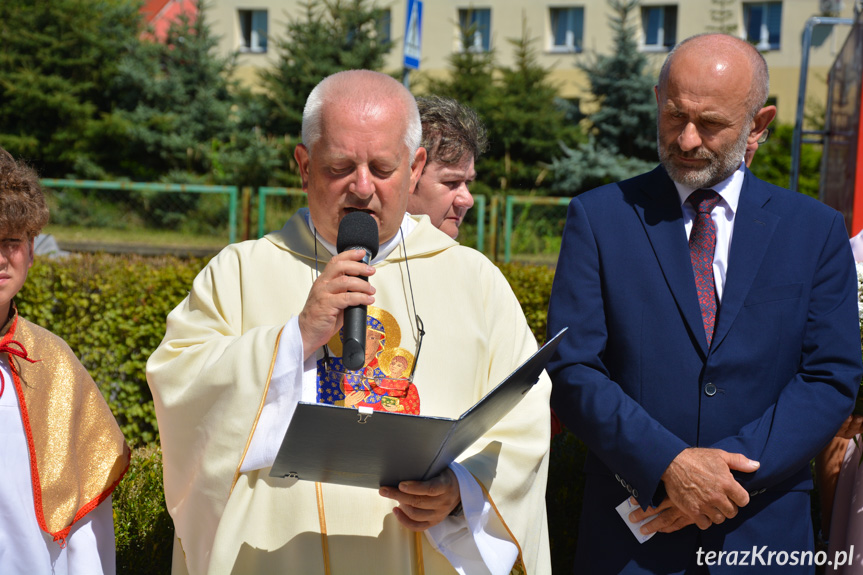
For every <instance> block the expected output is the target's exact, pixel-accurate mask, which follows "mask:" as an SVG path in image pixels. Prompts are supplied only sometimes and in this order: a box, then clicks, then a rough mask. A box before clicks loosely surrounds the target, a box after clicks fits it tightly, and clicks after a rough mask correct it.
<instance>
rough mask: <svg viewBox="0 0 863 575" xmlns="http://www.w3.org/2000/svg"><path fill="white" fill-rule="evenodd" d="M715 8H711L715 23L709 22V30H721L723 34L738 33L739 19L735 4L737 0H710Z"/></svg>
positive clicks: (712, 18)
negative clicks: (735, 13) (735, 11)
mask: <svg viewBox="0 0 863 575" xmlns="http://www.w3.org/2000/svg"><path fill="white" fill-rule="evenodd" d="M710 3H711V4H713V6H714V7H713V8H711V9H710V19H711V20H712V21H713V22H714V24H709V25H708V26H707V30H708V31H710V32H720V33H722V34H736V33H737V19H736V18H735V17H734V10H733V8H734V6H735V5H736V4H737V0H710Z"/></svg>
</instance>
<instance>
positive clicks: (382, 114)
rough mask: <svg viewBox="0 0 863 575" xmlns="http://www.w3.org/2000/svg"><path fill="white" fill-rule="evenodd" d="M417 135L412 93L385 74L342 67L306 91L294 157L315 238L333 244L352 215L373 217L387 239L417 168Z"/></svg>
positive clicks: (422, 156) (420, 151) (420, 156)
mask: <svg viewBox="0 0 863 575" xmlns="http://www.w3.org/2000/svg"><path fill="white" fill-rule="evenodd" d="M421 137H422V127H421V124H420V116H419V111H418V110H417V105H416V101H415V100H414V97H413V95H411V93H410V92H409V91H408V90H407V88H405V87H404V86H402V85H401V84H400V83H399V82H397V81H396V80H394V79H393V78H391V77H390V76H387V75H386V74H381V73H379V72H372V71H369V70H348V71H345V72H339V73H337V74H333V75H332V76H329V77H327V78H325V79H324V80H323V81H322V82H321V83H320V84H318V85H317V86H316V87H315V89H314V90H312V93H311V94H310V95H309V98H308V100H306V106H305V109H304V110H303V143H302V144H301V145H299V146H297V149H296V151H295V153H294V158H295V159H296V160H297V164H298V165H299V169H300V175H301V176H302V180H303V190H304V191H305V192H306V193H307V194H308V199H309V213H310V215H311V218H312V223H314V225H315V229H316V230H317V231H318V233H319V234H320V235H321V237H322V238H323V239H325V240H327V241H328V242H330V243H333V244H335V243H336V239H337V237H338V229H339V222H340V221H341V220H342V218H343V217H344V216H345V215H346V214H347V213H349V212H351V211H356V210H361V211H364V212H366V213H368V214H369V215H371V216H372V217H373V218H374V220H375V222H376V223H377V224H378V230H379V236H380V241H381V243H383V242H385V241H387V240H389V239H391V238H392V237H393V236H395V234H396V232H397V231H398V229H399V226H400V225H401V222H402V218H403V216H404V214H405V211H406V210H407V202H408V196H409V195H410V193H411V191H412V190H413V188H414V187H415V186H416V184H417V181H418V180H419V177H420V175H421V174H422V169H423V166H424V165H425V160H426V152H425V149H424V148H420V138H421Z"/></svg>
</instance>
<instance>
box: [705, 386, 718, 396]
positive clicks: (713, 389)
mask: <svg viewBox="0 0 863 575" xmlns="http://www.w3.org/2000/svg"><path fill="white" fill-rule="evenodd" d="M704 393H706V394H707V395H708V397H713V396H714V395H716V386H715V385H713V384H712V383H708V384H707V385H705V386H704Z"/></svg>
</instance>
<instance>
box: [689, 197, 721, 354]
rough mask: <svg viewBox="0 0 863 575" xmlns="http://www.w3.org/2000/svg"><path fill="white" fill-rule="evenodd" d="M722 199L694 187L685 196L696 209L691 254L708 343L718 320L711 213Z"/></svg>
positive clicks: (714, 246) (714, 240) (691, 235)
mask: <svg viewBox="0 0 863 575" xmlns="http://www.w3.org/2000/svg"><path fill="white" fill-rule="evenodd" d="M720 199H722V198H721V197H720V196H719V194H717V193H716V192H714V191H713V190H695V191H694V192H692V193H691V194H689V197H688V198H687V199H686V201H687V202H689V205H691V206H692V207H693V208H695V220H694V221H693V222H692V231H691V232H690V234H689V257H690V259H691V260H692V271H694V272H695V288H696V290H697V291H698V303H699V304H701V318H702V319H703V320H704V332H705V333H706V334H707V346H708V347H710V342H711V340H712V339H713V326H714V324H715V323H716V286H715V285H714V280H713V253H714V252H715V251H716V224H714V223H713V219H712V218H711V217H710V212H711V211H713V208H715V207H716V204H718V203H719V200H720Z"/></svg>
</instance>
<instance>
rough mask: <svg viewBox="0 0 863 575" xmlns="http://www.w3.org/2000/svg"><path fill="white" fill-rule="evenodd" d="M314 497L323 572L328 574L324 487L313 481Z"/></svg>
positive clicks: (328, 553) (328, 560) (328, 547)
mask: <svg viewBox="0 0 863 575" xmlns="http://www.w3.org/2000/svg"><path fill="white" fill-rule="evenodd" d="M315 497H316V498H317V500H318V521H320V524H321V551H322V552H323V554H324V573H325V574H326V575H330V544H329V542H328V541H327V517H326V513H324V487H323V485H321V484H320V482H318V481H315Z"/></svg>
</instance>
